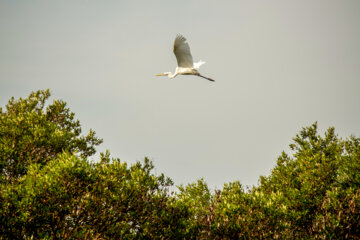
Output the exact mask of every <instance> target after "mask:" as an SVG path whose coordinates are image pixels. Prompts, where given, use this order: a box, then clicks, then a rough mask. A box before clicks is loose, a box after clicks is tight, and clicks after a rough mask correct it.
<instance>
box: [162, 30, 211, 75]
mask: <svg viewBox="0 0 360 240" xmlns="http://www.w3.org/2000/svg"><path fill="white" fill-rule="evenodd" d="M173 51H174V54H175V56H176V60H177V63H178V66H177V67H176V69H175V73H171V72H165V73H162V74H158V75H157V76H168V77H169V78H174V77H176V76H177V75H195V76H199V77H202V78H205V79H207V80H209V81H214V80H213V79H211V78H208V77H204V76H202V75H200V73H199V72H198V71H197V69H199V68H200V66H201V65H203V64H205V62H203V61H201V60H200V61H199V62H196V63H194V62H193V58H192V56H191V53H190V47H189V44H188V43H187V41H186V38H185V37H184V36H182V35H180V34H178V35H177V36H176V38H175V41H174V50H173Z"/></svg>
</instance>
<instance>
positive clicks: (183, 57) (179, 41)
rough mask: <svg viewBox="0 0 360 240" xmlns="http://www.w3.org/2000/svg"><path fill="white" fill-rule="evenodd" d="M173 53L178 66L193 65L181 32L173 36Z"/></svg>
mask: <svg viewBox="0 0 360 240" xmlns="http://www.w3.org/2000/svg"><path fill="white" fill-rule="evenodd" d="M174 54H175V56H176V60H177V63H178V67H184V68H192V67H193V58H192V56H191V53H190V47H189V44H188V43H187V42H186V38H185V37H184V36H183V35H181V34H178V35H177V36H176V38H175V41H174Z"/></svg>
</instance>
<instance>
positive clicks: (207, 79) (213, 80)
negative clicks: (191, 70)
mask: <svg viewBox="0 0 360 240" xmlns="http://www.w3.org/2000/svg"><path fill="white" fill-rule="evenodd" d="M196 76H199V77H202V78H205V79H207V80H209V81H212V82H215V80H214V79H211V78H208V77H205V76H203V75H201V74H200V73H198V74H196Z"/></svg>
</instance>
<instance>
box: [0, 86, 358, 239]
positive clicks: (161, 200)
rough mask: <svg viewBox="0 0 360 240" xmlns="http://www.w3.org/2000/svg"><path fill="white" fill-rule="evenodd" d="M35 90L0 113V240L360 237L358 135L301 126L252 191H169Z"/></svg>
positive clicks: (236, 186)
mask: <svg viewBox="0 0 360 240" xmlns="http://www.w3.org/2000/svg"><path fill="white" fill-rule="evenodd" d="M49 96H50V93H49V91H48V90H46V91H38V92H36V93H32V94H31V95H30V96H29V97H28V98H25V99H19V100H14V99H13V98H12V99H11V100H10V101H9V103H8V104H7V106H6V109H5V110H2V109H0V174H1V175H0V239H360V237H359V236H360V174H359V173H360V139H359V138H356V137H353V136H351V137H350V138H348V139H346V140H343V139H341V138H339V137H338V136H337V135H336V134H335V131H334V128H329V129H328V130H327V131H326V133H325V135H324V136H323V137H322V136H320V135H319V134H318V132H317V124H316V123H315V124H313V125H312V126H310V127H306V128H303V129H302V130H301V131H300V133H299V134H298V135H297V136H296V137H295V138H294V143H293V144H291V145H290V148H291V151H292V154H286V153H285V152H283V153H282V154H281V156H280V157H279V158H278V161H277V164H276V166H275V167H274V169H273V170H272V172H271V174H270V175H269V176H267V177H264V176H262V177H260V181H259V185H258V186H256V187H252V188H250V189H249V188H247V189H245V188H244V187H243V186H242V185H241V184H240V183H239V182H232V183H227V184H224V186H223V188H222V189H221V190H215V191H211V190H210V189H209V188H208V186H207V184H206V182H205V181H204V180H203V179H201V180H198V181H197V182H196V183H191V184H188V185H186V186H182V185H181V186H178V191H177V192H176V193H175V194H173V193H169V191H168V188H169V186H171V185H172V182H171V180H170V179H169V178H167V177H165V176H164V175H163V174H161V175H155V174H153V172H152V169H153V165H152V163H151V162H150V161H149V160H148V159H146V158H145V160H144V162H143V163H140V162H138V163H136V164H133V165H131V166H128V165H127V164H126V163H125V162H121V161H120V160H119V159H110V156H109V152H107V153H105V154H103V153H101V156H100V159H99V161H97V162H90V161H88V160H87V157H88V156H90V155H92V154H93V153H94V152H95V146H96V145H98V144H100V143H101V140H100V139H98V138H97V137H96V136H95V133H94V132H93V131H90V133H89V134H88V135H86V136H81V128H80V123H79V121H78V120H75V119H74V113H71V112H70V110H69V109H68V108H66V103H65V102H63V101H59V100H57V101H54V102H53V104H50V105H46V100H47V99H48V98H49Z"/></svg>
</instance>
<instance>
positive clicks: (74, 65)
mask: <svg viewBox="0 0 360 240" xmlns="http://www.w3.org/2000/svg"><path fill="white" fill-rule="evenodd" d="M359 13H360V1H358V0H353V1H350V0H343V1H340V0H336V1H334V0H317V1H314V0H302V1H287V0H281V1H280V0H274V1H254V0H247V1H215V0H214V1H209V0H198V1H181V2H179V1H115V0H114V1H44V0H37V1H10V0H2V1H0V36H1V37H0V105H1V106H4V105H5V104H6V102H7V100H8V99H9V98H10V97H11V96H14V97H25V96H27V95H28V94H29V93H30V92H31V91H35V90H39V89H46V88H50V89H51V92H52V95H53V97H54V98H61V99H63V100H64V101H66V102H67V103H68V106H69V107H70V109H71V110H72V111H73V112H75V113H76V117H77V118H78V119H79V120H80V121H81V123H82V126H83V128H84V129H85V130H86V131H87V130H88V129H89V128H92V129H94V130H95V131H96V133H97V135H98V136H99V137H101V138H103V139H104V143H103V144H102V145H101V147H99V148H98V150H99V151H105V149H110V152H111V153H112V156H113V157H119V158H120V159H121V160H123V161H127V162H129V163H133V162H135V161H136V160H142V159H143V158H144V157H145V156H148V157H149V158H150V159H151V160H153V161H154V164H155V167H156V171H157V172H158V173H160V172H163V173H165V174H166V175H167V176H170V177H171V178H172V179H173V180H174V181H175V183H176V184H186V183H189V182H193V181H195V180H197V179H199V178H201V177H203V178H204V179H205V180H206V181H207V182H208V183H209V185H210V186H211V187H215V186H216V187H218V188H220V187H222V185H223V183H225V182H229V181H234V180H239V181H240V182H241V183H243V184H245V185H252V184H257V181H258V178H259V176H260V175H268V174H269V173H270V170H271V169H272V168H273V167H274V166H275V164H276V159H277V157H278V156H279V155H280V153H281V151H282V150H286V151H287V150H288V145H289V144H290V143H291V141H292V140H291V139H292V138H293V137H294V136H295V134H296V133H298V132H299V130H300V129H301V127H304V126H308V125H310V124H312V123H313V122H315V121H318V123H319V126H320V130H321V131H322V132H323V131H324V130H325V129H326V128H328V127H329V126H335V128H336V131H337V133H339V134H340V136H343V137H344V136H349V135H350V134H354V135H356V136H359V135H360V124H359V123H360V94H359V92H360V79H359V77H360V14H359ZM177 33H181V34H183V35H184V36H185V37H186V38H187V39H188V42H189V44H190V47H191V51H192V54H193V57H194V60H195V61H196V60H204V61H206V62H207V63H206V64H205V65H204V66H202V68H201V69H200V72H201V73H202V74H204V75H205V76H209V77H211V78H214V79H215V80H216V82H215V83H212V82H209V81H206V80H205V79H201V78H197V77H194V76H179V77H176V78H175V79H167V78H165V77H155V74H158V73H162V72H166V71H174V69H175V67H176V59H175V57H174V55H173V53H172V44H173V40H174V38H175V36H176V34H177Z"/></svg>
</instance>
